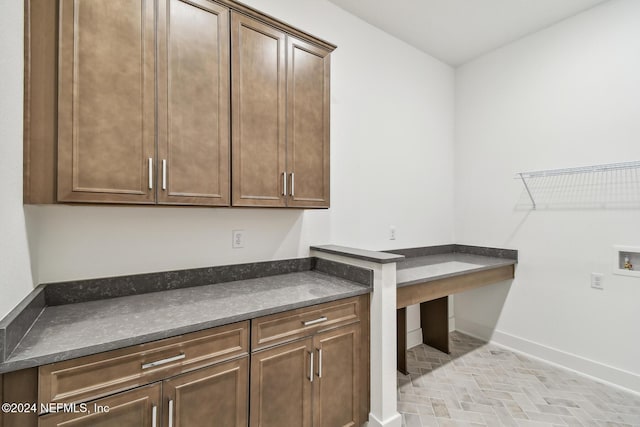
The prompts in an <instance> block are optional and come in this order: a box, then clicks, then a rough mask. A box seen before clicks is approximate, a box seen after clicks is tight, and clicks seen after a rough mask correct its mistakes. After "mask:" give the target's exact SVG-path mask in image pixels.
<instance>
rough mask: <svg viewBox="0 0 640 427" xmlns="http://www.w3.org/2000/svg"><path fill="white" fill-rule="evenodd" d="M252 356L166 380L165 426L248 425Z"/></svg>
mask: <svg viewBox="0 0 640 427" xmlns="http://www.w3.org/2000/svg"><path fill="white" fill-rule="evenodd" d="M248 359H249V358H248V357H244V358H242V359H238V360H233V361H231V362H226V363H221V364H218V365H214V366H212V367H209V368H205V369H200V370H198V371H195V372H191V373H189V374H184V375H180V376H178V377H175V378H172V379H170V380H166V381H165V382H164V385H163V392H164V398H165V403H164V405H165V414H167V417H166V423H165V425H167V426H170V427H200V426H202V427H209V426H212V425H215V426H216V427H246V426H247V417H248V410H249V396H248V389H249V382H248V381H249V375H248V370H249V366H248Z"/></svg>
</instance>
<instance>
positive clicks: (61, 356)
mask: <svg viewBox="0 0 640 427" xmlns="http://www.w3.org/2000/svg"><path fill="white" fill-rule="evenodd" d="M356 286H357V287H358V289H354V290H351V291H347V292H342V293H339V294H334V295H330V296H324V297H319V298H313V299H308V300H305V301H298V302H295V303H290V304H285V305H279V306H273V307H268V308H263V309H259V310H255V311H249V312H246V313H241V314H238V315H233V316H226V317H222V318H218V319H212V320H210V321H206V322H200V323H197V324H192V325H187V326H181V327H178V328H175V329H166V330H162V331H158V332H152V333H148V334H143V335H139V336H133V337H130V338H125V339H120V340H116V341H112V342H107V343H102V344H96V345H91V346H87V347H81V348H76V349H71V350H68V351H62V352H56V353H51V354H46V355H43V356H35V357H29V358H24V359H20V358H17V359H14V360H12V359H11V356H10V357H9V358H8V360H6V361H4V362H3V363H0V374H3V373H7V372H12V371H17V370H21V369H27V368H34V367H37V366H42V365H46V364H49V363H54V362H60V361H64V360H70V359H75V358H78V357H84V356H90V355H92V354H98V353H103V352H107V351H112V350H118V349H122V348H126V347H131V346H135V345H138V344H144V343H149V342H153V341H158V340H162V339H166V338H171V337H175V336H179V335H183V334H188V333H191V332H198V331H202V330H205V329H210V328H214V327H217V326H223V325H228V324H232V323H237V322H242V321H245V320H250V319H255V318H258V317H262V316H267V315H271V314H277V313H282V312H285V311H289V310H295V309H298V308H304V307H310V306H313V305H317V304H322V303H326V302H331V301H337V300H340V299H345V298H351V297H355V296H360V295H366V294H369V293H371V292H372V291H373V289H372V288H371V287H369V286H365V285H356Z"/></svg>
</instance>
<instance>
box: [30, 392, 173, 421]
mask: <svg viewBox="0 0 640 427" xmlns="http://www.w3.org/2000/svg"><path fill="white" fill-rule="evenodd" d="M160 401H161V385H160V383H156V384H153V385H150V386H146V387H141V388H137V389H135V390H132V391H127V392H125V393H120V394H116V395H114V396H111V397H107V398H105V399H100V400H96V401H93V402H89V403H87V404H86V409H87V412H86V413H82V412H81V406H80V405H79V404H78V405H76V412H75V413H74V412H58V413H52V414H49V415H43V416H41V417H40V418H39V421H38V426H39V427H61V426H64V427H113V426H118V427H156V426H159V425H160V421H161V419H160V417H161V413H160V412H161V409H160Z"/></svg>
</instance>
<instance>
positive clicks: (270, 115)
mask: <svg viewBox="0 0 640 427" xmlns="http://www.w3.org/2000/svg"><path fill="white" fill-rule="evenodd" d="M285 55H286V51H285V34H284V33H283V32H281V31H278V30H276V29H274V28H272V27H269V26H267V25H264V24H262V23H260V22H258V21H256V20H254V19H252V18H249V17H246V16H244V15H240V14H237V13H234V12H232V13H231V79H232V80H231V93H232V95H231V96H232V98H231V105H232V107H231V108H232V114H231V117H232V158H233V168H232V174H233V178H232V186H233V188H232V199H233V205H234V206H285V205H286V199H285V197H284V192H285V191H284V190H285V188H284V187H285V185H286V184H285V172H286V169H285V166H286V165H285V162H286V139H285V131H286V129H285V119H286V117H285V116H286V110H285V108H286V105H285V104H286V100H285V90H286V70H285Z"/></svg>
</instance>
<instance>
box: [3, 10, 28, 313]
mask: <svg viewBox="0 0 640 427" xmlns="http://www.w3.org/2000/svg"><path fill="white" fill-rule="evenodd" d="M23 7H24V6H23V3H22V1H19V0H12V1H8V2H2V4H1V5H0V52H2V54H1V55H0V76H2V78H0V182H2V203H1V204H0V317H3V316H4V315H5V314H6V313H7V312H9V311H10V310H11V309H12V308H13V307H14V306H15V305H16V304H17V303H18V302H19V301H20V300H21V299H22V298H23V297H24V296H25V295H26V294H27V293H28V292H29V291H30V290H31V289H32V287H33V285H32V279H31V270H30V263H29V248H28V243H27V235H26V226H25V218H24V213H23V210H22V79H23V71H22V67H23V59H22V55H23V53H22V28H23V18H22V17H23Z"/></svg>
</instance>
